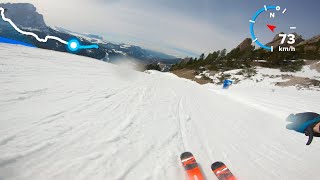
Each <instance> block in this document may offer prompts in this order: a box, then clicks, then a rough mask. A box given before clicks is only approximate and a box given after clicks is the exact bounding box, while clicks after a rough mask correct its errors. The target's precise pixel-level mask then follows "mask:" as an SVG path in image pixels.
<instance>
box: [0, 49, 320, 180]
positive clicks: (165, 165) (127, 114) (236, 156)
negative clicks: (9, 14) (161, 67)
mask: <svg viewBox="0 0 320 180" xmlns="http://www.w3.org/2000/svg"><path fill="white" fill-rule="evenodd" d="M8 47H10V48H8ZM8 54H10V56H9V55H8ZM0 55H1V56H3V57H5V58H1V59H0V124H1V126H0V179H6V180H22V179H23V180H24V179H33V180H43V179H47V180H51V179H52V180H53V179H54V180H68V179H77V180H87V179H94V180H105V179H108V180H122V179H143V180H149V179H157V180H158V179H160V180H161V179H163V180H168V179H173V180H175V179H186V175H185V172H184V170H183V167H182V165H181V162H180V159H179V156H180V154H181V153H182V152H183V151H191V152H193V154H194V155H195V156H196V159H197V161H198V163H199V165H200V167H201V169H202V171H203V173H204V175H205V177H206V178H207V179H208V180H209V179H216V177H215V176H214V175H213V173H212V172H211V169H210V166H211V164H212V163H213V162H214V161H223V162H224V163H226V164H227V165H228V166H229V168H230V169H231V171H232V172H233V173H234V174H235V175H236V176H237V177H238V178H239V179H245V180H250V179H259V180H270V179H283V180H285V179H290V180H294V179H297V180H300V179H311V180H316V179H318V178H317V176H314V172H316V170H317V167H318V166H317V165H318V162H319V160H320V157H319V156H317V154H318V152H319V150H320V143H319V139H317V138H315V139H314V142H313V144H312V145H311V146H309V147H307V146H305V142H306V137H305V136H304V135H300V134H296V133H294V132H291V131H287V130H286V129H285V125H286V122H285V118H286V116H287V115H289V114H290V113H292V112H302V111H317V112H319V109H320V104H319V102H318V99H319V97H320V96H319V92H313V91H297V90H295V89H291V88H276V90H275V91H274V92H272V90H271V89H274V88H275V87H271V86H270V89H268V87H266V86H264V87H263V88H259V87H258V86H255V87H246V86H241V85H239V86H234V87H232V88H230V90H227V91H223V90H221V87H217V86H200V85H198V84H195V83H194V82H191V81H186V80H183V79H179V78H176V77H174V76H171V75H168V74H163V73H157V72H153V73H152V74H146V73H139V72H134V71H131V70H127V69H124V68H122V67H118V66H115V65H112V64H108V63H104V62H100V61H96V60H93V59H89V58H84V57H80V56H74V55H71V54H67V53H58V52H53V51H46V50H41V49H29V48H25V47H19V46H12V45H0Z"/></svg>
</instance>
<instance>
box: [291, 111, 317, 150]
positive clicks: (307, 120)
mask: <svg viewBox="0 0 320 180" xmlns="http://www.w3.org/2000/svg"><path fill="white" fill-rule="evenodd" d="M287 121H288V122H290V124H288V125H287V129H289V130H294V131H296V132H299V133H304V134H305V135H306V136H309V139H308V142H307V145H310V144H311V142H312V140H313V137H314V136H317V137H319V136H320V134H318V133H315V132H314V131H313V127H314V126H315V125H316V124H317V123H319V122H320V115H319V114H317V113H313V112H305V113H299V114H295V115H294V114H290V115H289V116H288V117H287Z"/></svg>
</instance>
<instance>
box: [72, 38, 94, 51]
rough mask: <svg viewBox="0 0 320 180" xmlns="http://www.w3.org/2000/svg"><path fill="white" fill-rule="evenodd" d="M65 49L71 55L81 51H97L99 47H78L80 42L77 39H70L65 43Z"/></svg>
mask: <svg viewBox="0 0 320 180" xmlns="http://www.w3.org/2000/svg"><path fill="white" fill-rule="evenodd" d="M67 47H68V50H69V51H70V52H72V53H75V52H78V51H79V50H81V49H98V48H99V46H98V45H96V44H94V45H86V46H82V45H80V41H79V40H78V39H77V38H72V39H70V40H69V41H68V42H67Z"/></svg>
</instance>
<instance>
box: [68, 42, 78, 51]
mask: <svg viewBox="0 0 320 180" xmlns="http://www.w3.org/2000/svg"><path fill="white" fill-rule="evenodd" d="M68 49H69V50H70V51H71V52H77V51H78V50H79V49H80V42H79V41H78V40H77V39H71V40H70V41H69V42H68Z"/></svg>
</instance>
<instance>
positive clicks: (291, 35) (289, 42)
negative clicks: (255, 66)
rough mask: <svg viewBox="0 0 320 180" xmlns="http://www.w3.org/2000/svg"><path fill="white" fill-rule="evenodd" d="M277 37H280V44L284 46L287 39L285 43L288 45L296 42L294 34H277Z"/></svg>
mask: <svg viewBox="0 0 320 180" xmlns="http://www.w3.org/2000/svg"><path fill="white" fill-rule="evenodd" d="M279 37H282V39H281V44H284V42H285V41H286V39H287V37H288V38H289V40H288V41H287V43H288V44H294V43H295V42H296V40H295V38H296V36H295V35H294V34H279Z"/></svg>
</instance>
